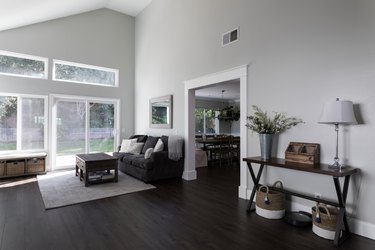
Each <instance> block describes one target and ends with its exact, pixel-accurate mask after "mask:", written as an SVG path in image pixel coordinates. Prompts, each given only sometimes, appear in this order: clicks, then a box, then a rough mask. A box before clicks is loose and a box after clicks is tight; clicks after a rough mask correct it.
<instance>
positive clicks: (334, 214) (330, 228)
mask: <svg viewBox="0 0 375 250" xmlns="http://www.w3.org/2000/svg"><path fill="white" fill-rule="evenodd" d="M338 214H339V209H338V208H336V207H327V205H325V204H320V203H316V205H315V207H312V218H313V227H312V231H313V232H314V233H315V234H316V235H318V236H320V237H322V238H325V239H329V240H333V239H334V238H335V233H336V225H337V218H338Z"/></svg>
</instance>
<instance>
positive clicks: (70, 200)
mask: <svg viewBox="0 0 375 250" xmlns="http://www.w3.org/2000/svg"><path fill="white" fill-rule="evenodd" d="M37 179H38V184H39V189H40V193H41V194H42V198H43V202H44V206H45V207H46V209H52V208H57V207H63V206H68V205H72V204H77V203H81V202H85V201H92V200H97V199H102V198H107V197H112V196H117V195H122V194H128V193H133V192H138V191H142V190H147V189H152V188H155V186H153V185H150V184H146V183H144V182H142V181H139V180H137V179H135V178H133V177H130V176H128V175H126V174H124V173H122V172H121V171H119V175H118V182H117V183H116V182H107V183H101V184H94V185H90V186H88V187H85V185H84V182H83V181H80V180H79V178H78V176H75V170H72V171H62V172H55V173H48V174H46V175H38V178H37Z"/></svg>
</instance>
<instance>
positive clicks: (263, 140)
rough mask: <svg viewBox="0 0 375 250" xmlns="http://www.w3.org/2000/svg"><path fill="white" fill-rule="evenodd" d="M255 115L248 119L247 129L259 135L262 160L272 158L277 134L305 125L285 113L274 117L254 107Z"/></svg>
mask: <svg viewBox="0 0 375 250" xmlns="http://www.w3.org/2000/svg"><path fill="white" fill-rule="evenodd" d="M252 108H253V109H254V115H251V116H248V117H247V123H246V125H245V126H246V127H247V128H248V129H250V130H251V131H253V132H256V133H258V134H259V140H260V151H261V158H262V159H263V160H268V159H270V158H271V150H272V141H273V137H274V135H275V134H278V133H280V132H282V131H284V130H287V129H290V128H291V127H294V126H296V125H298V124H299V123H303V121H302V120H301V119H299V118H296V117H286V115H285V114H284V113H280V112H274V116H273V117H270V116H268V114H267V112H264V111H262V110H261V109H260V108H259V107H258V106H256V105H253V106H252Z"/></svg>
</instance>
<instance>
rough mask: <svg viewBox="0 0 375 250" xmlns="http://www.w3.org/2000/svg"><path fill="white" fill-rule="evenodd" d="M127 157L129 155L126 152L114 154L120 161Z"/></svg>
mask: <svg viewBox="0 0 375 250" xmlns="http://www.w3.org/2000/svg"><path fill="white" fill-rule="evenodd" d="M125 155H127V153H124V152H113V156H114V157H116V158H117V159H119V161H122V159H123V157H124V156H125Z"/></svg>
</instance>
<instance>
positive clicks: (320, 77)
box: [0, 0, 375, 249]
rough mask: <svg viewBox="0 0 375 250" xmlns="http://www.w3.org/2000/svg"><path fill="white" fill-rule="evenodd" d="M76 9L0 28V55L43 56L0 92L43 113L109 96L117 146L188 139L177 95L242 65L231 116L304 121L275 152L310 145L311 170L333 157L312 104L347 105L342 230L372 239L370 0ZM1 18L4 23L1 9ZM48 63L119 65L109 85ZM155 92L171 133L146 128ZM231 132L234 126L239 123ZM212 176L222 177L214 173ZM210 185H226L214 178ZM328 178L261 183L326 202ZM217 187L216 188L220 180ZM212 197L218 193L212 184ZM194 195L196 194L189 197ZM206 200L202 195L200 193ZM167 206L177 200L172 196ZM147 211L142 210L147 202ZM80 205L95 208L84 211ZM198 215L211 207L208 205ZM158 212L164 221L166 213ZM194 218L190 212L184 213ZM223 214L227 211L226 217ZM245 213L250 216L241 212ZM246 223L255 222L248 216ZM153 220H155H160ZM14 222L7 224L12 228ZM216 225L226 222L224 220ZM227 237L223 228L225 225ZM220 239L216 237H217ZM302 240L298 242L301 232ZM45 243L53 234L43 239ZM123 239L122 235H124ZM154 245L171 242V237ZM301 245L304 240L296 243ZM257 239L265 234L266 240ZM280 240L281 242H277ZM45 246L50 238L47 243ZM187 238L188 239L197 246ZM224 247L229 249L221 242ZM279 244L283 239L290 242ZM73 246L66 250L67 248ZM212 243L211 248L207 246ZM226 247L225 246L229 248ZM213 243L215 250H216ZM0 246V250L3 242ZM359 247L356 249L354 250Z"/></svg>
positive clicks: (158, 1) (283, 174)
mask: <svg viewBox="0 0 375 250" xmlns="http://www.w3.org/2000/svg"><path fill="white" fill-rule="evenodd" d="M98 2H99V1H98ZM73 4H74V3H73ZM82 9H84V8H82ZM21 10H22V11H21ZM33 11H34V10H33V9H32V8H31V7H28V8H25V9H22V8H21V9H20V11H19V12H17V13H19V16H17V17H16V18H17V19H19V20H22V13H23V12H33ZM82 12H83V13H78V12H76V13H73V12H71V15H68V16H66V17H63V16H60V18H57V19H52V20H48V21H47V19H45V20H42V17H40V20H39V21H35V23H34V24H30V25H26V26H20V27H14V28H8V29H4V30H2V31H0V50H3V51H10V52H15V53H22V54H27V55H33V56H39V57H44V58H48V60H49V70H48V75H49V76H48V77H47V79H31V78H24V77H12V76H5V75H0V87H1V92H2V93H7V94H17V95H34V96H45V97H47V99H48V103H49V106H48V110H49V111H48V116H51V115H52V113H50V112H52V111H50V110H51V109H52V103H53V102H52V101H53V97H55V98H56V99H58V98H59V97H74V98H78V99H79V98H80V97H84V98H86V97H93V98H96V99H98V98H100V99H104V100H118V101H119V108H118V114H119V116H118V118H119V119H118V128H117V132H118V133H117V135H116V136H115V140H117V141H116V144H117V145H118V144H119V143H120V140H122V139H123V138H129V136H131V135H133V134H151V135H157V136H161V135H180V136H182V137H184V139H185V140H186V141H187V142H188V141H189V138H187V137H186V129H187V124H188V121H187V120H186V110H187V105H189V101H188V100H187V99H188V98H187V94H186V89H187V87H186V82H189V81H191V80H194V79H200V78H205V77H207V76H212V75H217V74H219V75H220V74H221V72H226V71H227V70H230V69H234V68H237V67H240V66H244V68H246V75H247V80H246V91H245V92H242V91H241V95H244V96H245V99H246V100H247V106H246V109H242V108H241V112H243V113H241V117H243V118H244V117H246V116H248V115H251V114H252V113H253V110H252V108H251V106H252V105H258V106H259V107H261V108H262V109H263V110H266V111H268V112H269V113H272V112H273V111H280V112H286V113H287V114H288V115H290V116H296V117H299V118H301V119H302V120H303V121H304V123H303V124H300V125H298V126H296V127H293V128H292V129H290V130H288V131H286V132H283V133H280V134H279V135H278V138H277V143H276V144H277V145H276V151H275V152H274V155H275V156H277V157H280V158H283V157H284V152H285V149H286V148H287V146H288V144H289V142H293V141H303V142H313V143H319V144H320V146H321V153H320V160H321V162H322V163H331V162H332V161H333V157H334V155H335V139H336V138H335V133H334V126H330V125H322V124H319V123H318V122H319V117H320V113H321V111H322V108H323V105H324V103H326V102H327V101H333V100H335V99H336V98H340V99H342V100H350V101H352V102H353V103H354V108H355V115H356V118H357V121H358V125H352V126H345V127H340V137H339V154H340V159H341V161H342V162H343V163H345V165H350V166H353V167H357V168H359V169H360V172H359V173H358V174H356V175H353V178H352V180H351V182H350V186H349V192H348V198H347V213H348V217H349V224H350V226H351V230H352V232H353V233H355V234H356V235H359V236H361V237H358V238H360V239H363V237H366V238H370V239H375V216H374V214H373V213H372V208H373V207H374V206H375V201H374V200H373V199H371V194H372V193H371V192H372V191H374V190H375V182H374V181H373V178H374V176H375V170H374V168H373V167H372V166H371V165H370V164H369V162H370V160H371V159H370V155H371V153H372V149H373V148H374V146H375V145H374V141H373V140H372V139H371V138H372V136H371V132H372V131H373V130H374V125H373V124H374V122H373V120H374V117H375V115H374V112H375V111H374V110H375V109H374V101H373V93H374V90H375V89H374V88H375V87H374V85H373V84H372V83H373V79H374V77H375V75H374V71H373V65H374V62H375V58H374V53H373V44H374V42H375V35H374V34H375V33H374V27H375V26H374V23H375V17H374V16H375V15H373V14H374V12H375V4H374V2H373V1H371V0H345V1H342V0H331V1H326V0H318V1H308V0H304V1H299V0H281V1H280V0H267V1H259V0H251V1H214V0H210V1H197V0H193V1H191V0H190V1H173V0H153V1H152V2H151V3H150V4H149V5H147V7H146V8H145V9H143V10H142V11H141V12H140V13H139V14H137V15H136V16H130V15H126V14H123V13H120V12H119V11H114V10H111V9H108V8H100V9H96V8H91V7H90V8H89V7H87V8H86V9H85V11H82ZM2 16H3V17H4V18H5V17H6V15H5V13H4V15H2ZM35 16H41V15H40V14H38V15H35ZM41 21H42V22H41ZM1 23H3V22H1ZM237 27H239V40H238V41H237V42H235V43H232V44H230V45H228V46H222V44H221V42H222V41H221V39H222V34H223V33H225V32H227V31H230V30H233V29H234V28H237ZM53 60H63V61H68V62H75V63H82V64H88V65H95V66H101V67H106V68H113V69H118V72H119V84H118V87H103V86H98V85H88V84H77V83H71V82H62V81H54V80H52V62H53ZM236 77H237V76H236ZM187 84H188V83H187ZM165 95H173V127H172V128H171V129H154V128H150V127H149V115H148V114H149V100H150V99H152V98H155V97H159V96H165ZM241 101H242V100H241ZM242 125H243V127H244V124H243V123H242ZM46 131H47V132H46V140H47V141H46V151H47V153H48V156H47V170H52V169H54V165H53V164H54V160H53V159H52V155H51V157H50V154H52V153H53V152H52V145H53V143H54V142H53V139H52V124H50V125H48V128H47V130H46ZM245 133H246V134H245V137H246V140H247V144H246V146H245V147H246V148H245V149H242V148H241V150H243V155H244V156H245V157H250V156H256V155H259V154H260V147H259V139H258V135H257V134H256V133H251V132H250V131H249V132H248V133H247V132H245ZM190 139H191V138H190ZM242 140H244V138H243V136H242V135H241V142H242ZM187 145H188V144H186V146H187ZM190 157H191V155H190ZM186 158H188V155H186ZM191 162H192V161H189V160H188V159H186V161H185V170H186V171H187V172H192V171H195V168H194V166H193V164H191ZM219 171H224V170H219ZM223 173H224V174H228V173H226V172H225V171H224V172H223ZM238 175H239V176H238V180H237V179H235V181H234V182H236V181H238V182H239V183H236V185H237V186H236V187H235V188H236V197H234V198H235V199H233V201H234V202H235V203H237V202H239V203H240V205H239V206H240V207H241V209H246V208H245V206H246V205H245V206H244V205H243V203H242V202H245V204H246V202H247V200H246V199H249V197H250V193H251V189H252V187H253V183H252V181H251V176H250V173H249V172H248V171H247V166H246V163H245V162H242V163H241V166H240V170H239V172H238ZM186 176H188V178H185V179H195V178H194V174H192V175H186ZM196 177H197V179H196V180H191V181H188V182H185V181H184V184H182V185H184V187H185V188H186V189H188V190H190V189H192V187H189V185H197V184H196V183H199V181H204V180H205V177H204V176H203V175H202V176H200V175H199V172H198V174H197V176H196ZM200 178H202V180H200ZM217 178H218V179H220V180H226V179H225V178H224V177H220V176H217ZM234 178H237V177H234ZM327 178H328V177H324V176H320V175H315V174H312V175H309V176H307V174H306V173H300V172H296V171H294V172H291V171H285V170H278V169H271V168H270V169H268V170H267V172H266V175H265V177H264V178H263V179H262V181H263V182H266V183H271V182H273V181H274V180H277V179H281V180H283V183H284V185H286V186H287V187H288V188H291V189H294V190H299V191H303V192H307V193H320V194H321V195H322V196H323V197H324V198H328V199H329V198H331V199H334V198H335V197H336V193H335V190H334V188H333V185H332V183H331V182H330V181H328V180H327ZM329 180H330V179H329ZM194 183H195V184H194ZM168 185H169V186H170V187H175V186H176V185H177V184H174V183H170V182H167V186H164V187H160V189H161V190H167V187H169V186H168ZM218 186H222V187H226V184H225V183H223V184H222V185H218ZM215 187H217V186H215ZM158 188H159V187H158ZM158 188H157V189H158ZM157 189H155V190H153V191H151V192H152V194H156V193H155V192H157V191H156V190H157ZM178 190H181V192H183V190H184V189H183V188H178ZM221 191H222V192H225V191H224V190H223V189H221ZM12 192H14V193H15V194H18V195H20V197H22V198H25V197H24V196H23V195H22V193H20V191H19V190H18V191H17V193H16V191H8V195H11V194H12ZM193 192H198V191H197V190H195V191H194V190H193ZM27 194H29V193H27ZM210 194H211V195H212V194H213V193H210ZM8 195H7V197H8ZM37 195H38V194H32V197H33V198H34V199H40V198H39V197H38V196H37ZM190 195H193V194H190ZM181 196H189V194H186V193H181ZM218 196H219V195H218ZM146 198H147V199H150V200H154V199H156V198H152V197H151V195H149V194H139V196H137V199H138V200H137V199H136V198H131V197H130V198H127V199H129V201H134V206H133V205H127V206H128V208H129V209H131V208H134V209H136V208H137V206H136V205H138V206H141V202H140V201H142V200H145V199H146ZM206 198H208V199H209V197H206ZM20 199H21V198H20ZM176 199H177V200H179V198H176ZM219 199H220V198H219ZM120 201H126V199H125V198H121V199H120V200H109V201H102V203H100V202H96V203H95V206H98V207H99V208H98V209H102V211H106V210H105V208H104V206H106V205H111V204H112V203H116V205H118V204H117V203H118V202H120ZM179 201H180V200H179ZM183 201H184V200H181V202H183ZM293 201H294V202H295V203H294V205H295V206H297V207H298V208H306V207H309V206H311V205H313V203H310V202H305V201H303V200H299V199H297V200H293ZM27 202H30V198H25V201H22V204H27ZM169 202H170V201H169ZM30 204H32V205H33V206H34V207H35V208H37V209H40V207H39V206H40V205H39V204H35V203H33V202H31V203H30ZM147 204H148V205H151V206H152V204H151V203H149V202H148V201H147ZM171 204H173V203H171ZM198 204H199V203H198ZM13 205H14V206H18V205H19V204H18V203H14V204H13ZM112 205H113V204H112ZM159 205H160V204H159ZM118 206H119V205H118ZM160 206H161V205H160ZM171 206H174V205H171ZM176 206H177V205H176ZM84 207H85V208H88V209H91V210H95V209H96V208H95V207H90V206H88V205H87V204H86V205H84ZM117 208H118V207H116V208H115V209H114V210H116V209H117ZM7 209H10V208H9V207H8V208H7ZM69 209H71V210H70V212H66V213H67V214H68V216H70V217H72V218H73V217H74V216H73V215H72V214H74V213H78V214H81V213H84V209H82V208H76V210H73V209H72V208H68V210H69ZM81 209H82V210H81ZM202 209H206V208H202ZM209 209H214V208H213V207H209ZM57 210H59V209H56V210H51V211H50V212H51V213H50V214H47V215H46V214H45V213H42V212H37V213H36V215H37V216H40V217H43V219H42V221H44V222H46V223H47V224H48V223H50V222H47V221H48V219H49V218H51V220H52V221H53V222H55V223H57V224H59V223H60V224H64V218H62V219H58V218H57V217H55V216H57V215H52V214H57V213H59V212H58V211H57ZM234 210H235V209H234ZM129 211H131V210H129ZM157 211H159V212H160V213H161V214H163V215H164V216H165V218H168V211H167V210H166V211H164V210H157ZM231 211H232V210H231ZM243 211H244V217H241V218H242V219H243V223H248V224H249V225H246V226H244V225H242V224H241V229H244V228H245V229H244V230H245V231H244V232H249V231H247V230H249V229H248V227H249V228H250V227H251V223H250V222H249V221H247V218H248V217H246V216H245V215H246V213H245V210H243ZM17 213H20V214H23V215H24V214H28V215H29V213H30V212H26V211H24V210H21V211H18V212H16V213H15V214H13V216H14V218H16V216H17ZM129 213H132V212H129ZM134 213H135V212H134ZM194 213H198V211H196V210H194ZM63 214H64V212H63ZM30 215H31V214H30ZM120 215H121V213H119V214H116V215H115V216H116V218H117V219H119V220H120ZM226 215H229V216H230V214H226ZM253 216H255V215H251V217H253ZM136 217H137V218H142V215H141V214H139V215H137V216H136ZM0 218H2V217H0ZM112 219H113V218H112ZM127 219H129V218H128V217H127ZM253 220H257V219H254V218H253ZM0 221H1V220H0ZM69 221H70V220H69ZM34 222H35V221H34ZM100 222H102V223H106V222H105V221H104V220H100ZM158 222H160V223H162V220H160V221H158ZM179 222H181V223H184V222H183V221H179ZM17 223H18V224H21V222H20V221H18V222H17V220H16V223H15V225H18V224H17ZM80 223H82V224H84V221H82V220H79V222H77V225H75V229H73V232H78V231H79V225H78V224H80ZM52 224H53V223H50V224H48V225H49V226H51V225H52ZM262 224H265V225H266V226H265V228H267V229H269V228H270V227H272V225H271V224H272V221H271V222H269V221H260V220H259V221H257V223H256V225H258V229H259V225H262ZM212 225H213V224H212ZM18 226H20V225H18ZM18 226H15V227H16V228H19V227H18ZM98 226H99V225H98ZM222 226H223V227H225V225H222ZM21 227H22V226H21ZM114 227H116V225H115V226H114ZM145 227H146V228H147V226H145ZM280 227H281V228H283V229H284V227H282V226H280ZM77 228H78V229H77ZM82 228H85V227H84V226H83V227H82ZM85 229H86V228H85ZM184 230H187V231H189V230H188V229H181V231H179V234H178V235H179V236H178V237H177V236H176V237H177V238H176V240H177V241H179V240H181V241H182V243H181V242H180V244H181V245H178V246H177V248H179V247H180V248H183V246H185V247H186V248H189V247H191V248H193V247H192V246H196V245H195V244H193V243H192V245H191V246H190V245H189V242H188V240H187V239H186V238H185V237H184V236H181V235H183V234H184V233H183V232H184ZM190 230H199V228H195V227H193V228H192V229H190ZM206 230H207V231H206ZM227 230H228V231H230V229H227ZM259 230H260V231H263V230H261V229H259ZM62 231H63V230H61V231H57V234H59V233H61V234H63V233H62ZM145 231H147V229H145ZM150 231H152V230H151V229H150ZM295 231H296V230H295V229H294V228H293V229H291V230H289V231H288V232H289V233H290V234H292V235H294V236H295V235H297V234H298V232H295ZM43 232H44V231H43ZM54 232H56V231H54ZM64 232H65V231H64ZM137 232H139V231H137V229H133V231H131V233H130V234H131V235H132V234H136V233H137ZM168 232H170V231H169V230H168ZM204 232H205V234H204V235H206V236H207V237H208V238H209V240H208V241H210V242H215V239H214V236H213V234H210V233H209V232H208V229H207V228H205V229H204ZM263 233H264V234H266V233H267V231H266V230H264V231H263ZM189 235H191V234H189ZM219 235H221V236H222V233H219ZM238 235H242V236H243V237H248V235H247V234H243V232H242V231H239V232H238ZM304 236H305V237H308V236H307V234H304ZM14 237H15V236H14ZM25 237H26V236H25ZM55 237H58V236H53V237H52V238H55ZM127 237H128V238H129V239H131V237H130V236H127ZM165 237H166V236H165ZM211 237H212V238H211ZM283 237H287V236H283ZM289 237H290V236H289ZM312 237H313V236H311V238H312ZM358 238H353V239H354V240H353V239H349V240H348V242H345V243H344V244H343V245H342V247H344V248H345V246H346V245H347V244H348V243H349V244H348V245H347V246H352V247H353V246H356V245H355V244H356V243H358V241H360V240H358ZM165 239H166V241H173V237H172V239H171V238H167V237H166V238H165ZM299 239H301V238H299ZM302 239H305V238H303V237H302ZM308 239H309V240H308V241H312V242H314V241H313V240H311V239H310V238H308ZM313 239H314V240H315V239H316V238H313ZM201 240H203V239H201ZM252 240H254V239H252ZM265 240H270V239H269V238H268V237H265ZM279 240H280V241H282V239H279ZM319 240H321V241H323V243H312V244H318V245H316V246H320V247H321V248H322V249H323V248H327V249H329V248H330V247H333V244H332V243H331V242H329V243H325V241H324V240H322V239H319ZM319 240H318V241H319ZM50 241H51V242H52V240H51V239H50ZM192 241H193V242H194V241H198V242H199V239H195V240H192ZM218 241H219V240H218ZM222 241H225V239H222ZM228 241H229V242H232V241H230V240H229V239H228ZM272 241H275V242H276V243H275V242H274V244H275V245H274V246H279V245H278V243H277V242H278V240H275V239H272ZM287 241H289V242H293V241H292V240H290V239H288V240H287ZM219 242H220V241H219ZM370 242H371V243H368V242H367V241H366V242H365V243H363V242H360V243H358V244H359V245H357V246H374V243H372V241H370ZM51 244H52V243H51ZM139 244H140V243H139ZM176 244H177V243H176ZM184 244H185V245H184ZM212 244H214V243H212ZM246 244H247V242H244V243H243V245H236V246H237V247H240V246H244V245H246ZM319 244H322V245H319ZM52 245H53V246H55V245H54V244H52ZM171 245H172V244H171ZM8 246H9V245H8ZM65 246H66V245H65ZM72 246H73V248H74V245H72ZM131 246H133V247H136V246H143V247H144V245H142V244H140V245H137V244H135V243H134V245H131ZM161 246H162V245H156V247H155V248H162V247H161ZM205 246H206V247H207V248H208V247H209V246H207V245H205ZM214 246H217V245H216V244H214ZM226 246H227V248H229V247H228V245H226ZM267 246H268V247H269V246H271V245H267ZM283 246H284V245H283ZM81 247H82V245H81ZM217 247H218V248H219V249H220V246H217ZM249 247H250V245H249ZM305 247H307V246H305ZM124 248H125V247H124ZM222 248H225V247H222ZM255 248H256V246H255ZM284 248H285V247H284ZM4 249H7V248H6V247H5V246H4ZM133 249H134V248H133ZM348 249H349V248H348ZM358 249H361V248H360V247H358ZM363 249H364V248H363Z"/></svg>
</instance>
